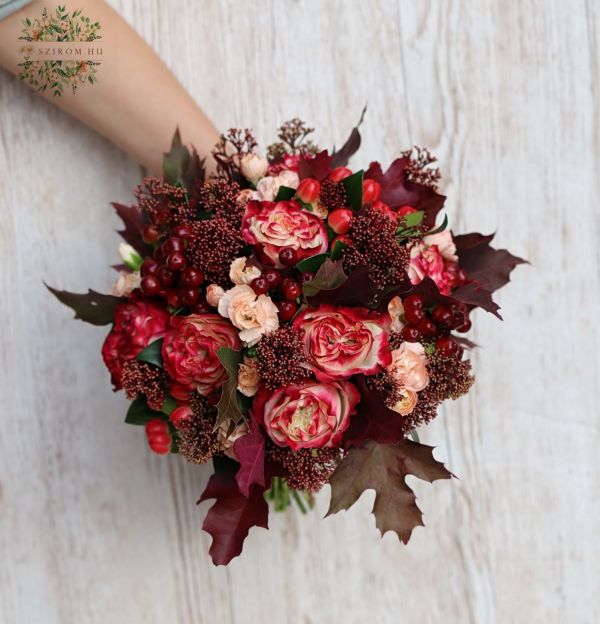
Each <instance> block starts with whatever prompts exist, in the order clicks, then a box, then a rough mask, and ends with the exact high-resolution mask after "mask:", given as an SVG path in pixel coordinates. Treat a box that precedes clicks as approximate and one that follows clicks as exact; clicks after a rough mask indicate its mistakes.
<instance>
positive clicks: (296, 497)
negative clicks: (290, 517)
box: [291, 490, 306, 514]
mask: <svg viewBox="0 0 600 624" xmlns="http://www.w3.org/2000/svg"><path fill="white" fill-rule="evenodd" d="M291 493H292V498H293V499H294V500H295V501H296V505H298V508H299V509H300V511H301V512H302V513H303V514H305V513H306V506H305V505H304V503H303V502H302V499H301V498H300V494H298V491H297V490H291Z"/></svg>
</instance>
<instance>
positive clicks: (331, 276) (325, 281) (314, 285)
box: [302, 259, 348, 297]
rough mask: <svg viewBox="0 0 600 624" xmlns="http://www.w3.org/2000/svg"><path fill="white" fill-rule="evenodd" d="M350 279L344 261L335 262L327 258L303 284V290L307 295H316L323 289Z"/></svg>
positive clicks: (335, 286) (331, 287) (329, 288)
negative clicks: (345, 270) (343, 264)
mask: <svg viewBox="0 0 600 624" xmlns="http://www.w3.org/2000/svg"><path fill="white" fill-rule="evenodd" d="M347 279H348V276H347V275H346V274H345V273H344V268H343V266H342V261H341V260H338V261H337V262H334V261H332V260H329V259H327V260H325V262H323V264H322V265H321V266H320V267H319V270H318V271H317V274H316V275H315V276H314V277H313V278H312V279H311V280H310V281H308V282H304V284H303V285H302V292H303V294H304V296H305V297H314V296H315V295H316V294H317V293H318V292H319V291H321V290H332V289H333V288H337V287H338V286H340V285H341V284H343V283H344V282H345V281H346V280H347Z"/></svg>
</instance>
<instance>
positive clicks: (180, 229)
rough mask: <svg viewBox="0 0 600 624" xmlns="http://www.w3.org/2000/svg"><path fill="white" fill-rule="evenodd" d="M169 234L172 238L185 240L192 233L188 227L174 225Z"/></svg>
mask: <svg viewBox="0 0 600 624" xmlns="http://www.w3.org/2000/svg"><path fill="white" fill-rule="evenodd" d="M171 232H172V234H173V236H176V237H177V238H181V239H182V240H187V239H188V238H190V236H191V235H192V231H191V230H190V228H189V226H187V225H184V224H181V225H176V226H175V227H174V228H173V229H172V230H171Z"/></svg>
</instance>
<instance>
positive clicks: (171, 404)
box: [160, 395, 177, 416]
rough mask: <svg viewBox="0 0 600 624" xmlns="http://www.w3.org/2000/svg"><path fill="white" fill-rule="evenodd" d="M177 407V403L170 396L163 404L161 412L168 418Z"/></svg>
mask: <svg viewBox="0 0 600 624" xmlns="http://www.w3.org/2000/svg"><path fill="white" fill-rule="evenodd" d="M176 407H177V401H176V400H175V399H174V398H173V397H172V396H171V395H168V396H167V398H166V399H165V402H164V403H163V405H162V407H161V408H160V411H161V412H162V413H163V414H166V415H167V416H170V415H171V412H172V411H173V410H174V409H175V408H176Z"/></svg>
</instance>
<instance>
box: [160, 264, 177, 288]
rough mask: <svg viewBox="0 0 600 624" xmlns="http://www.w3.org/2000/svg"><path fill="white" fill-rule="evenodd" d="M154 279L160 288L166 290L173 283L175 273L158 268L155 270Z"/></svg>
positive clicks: (163, 267) (161, 267)
mask: <svg viewBox="0 0 600 624" xmlns="http://www.w3.org/2000/svg"><path fill="white" fill-rule="evenodd" d="M156 277H157V278H158V281H159V282H160V283H161V285H162V286H164V287H165V288H168V287H169V286H172V285H173V284H174V283H175V273H173V271H171V269H169V268H168V267H166V266H159V267H158V269H156Z"/></svg>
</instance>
